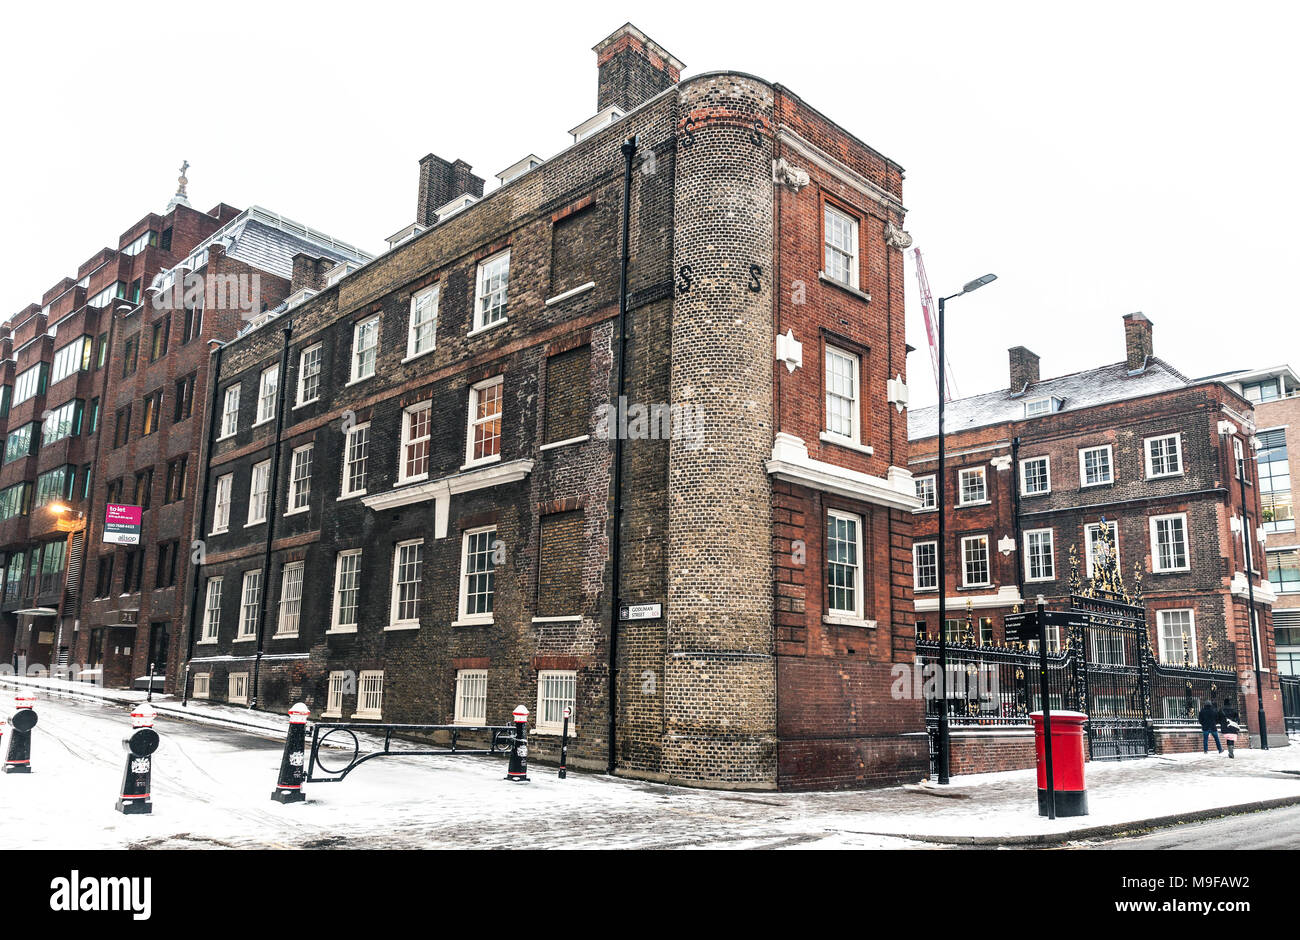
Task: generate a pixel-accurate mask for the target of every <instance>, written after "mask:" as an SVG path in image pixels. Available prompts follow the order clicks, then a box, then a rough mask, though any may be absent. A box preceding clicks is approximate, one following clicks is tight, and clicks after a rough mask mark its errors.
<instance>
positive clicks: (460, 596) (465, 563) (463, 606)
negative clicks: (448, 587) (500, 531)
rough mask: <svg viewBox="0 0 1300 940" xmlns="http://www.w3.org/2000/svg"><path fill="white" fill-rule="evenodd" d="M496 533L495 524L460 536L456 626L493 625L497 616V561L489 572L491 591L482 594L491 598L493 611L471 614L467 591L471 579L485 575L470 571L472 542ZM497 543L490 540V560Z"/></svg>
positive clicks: (479, 527) (480, 527)
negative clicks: (478, 536)
mask: <svg viewBox="0 0 1300 940" xmlns="http://www.w3.org/2000/svg"><path fill="white" fill-rule="evenodd" d="M496 531H497V527H496V525H495V524H493V525H485V526H476V527H475V528H472V529H465V530H464V531H463V532H461V534H460V572H459V575H460V576H459V579H458V582H457V600H456V614H457V616H456V624H459V625H486V624H491V623H493V620H494V618H495V616H496V563H495V561H493V562H492V565H491V570H490V571H489V572H488V573H489V574H490V575H491V579H492V587H491V590H490V591H489V592H482V593H486V594H487V595H488V596H489V597H490V598H491V608H492V609H491V610H488V611H482V612H476V613H470V612H469V610H468V606H469V599H470V596H471V595H470V592H469V591H468V590H467V588H468V587H469V579H470V578H471V577H476V576H480V575H482V574H483V572H482V571H475V572H470V571H469V554H470V552H469V545H470V540H471V539H472V538H473V537H474V536H477V535H482V534H484V533H491V534H492V536H495V535H496ZM495 543H496V539H495V538H494V537H489V538H488V543H487V554H488V558H489V559H491V558H492V555H493V552H494V551H495V549H493V545H494V544H495ZM475 596H477V595H475Z"/></svg>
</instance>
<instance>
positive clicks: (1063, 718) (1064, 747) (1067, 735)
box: [1029, 711, 1088, 816]
mask: <svg viewBox="0 0 1300 940" xmlns="http://www.w3.org/2000/svg"><path fill="white" fill-rule="evenodd" d="M1029 717H1030V718H1032V719H1033V722H1034V753H1035V754H1036V755H1037V756H1038V815H1039V816H1046V815H1048V806H1047V755H1046V753H1045V749H1044V746H1043V739H1044V735H1043V713H1042V712H1032V713H1030V715H1029ZM1087 720H1088V716H1087V715H1085V714H1084V713H1083V712H1069V711H1060V712H1058V711H1053V712H1052V785H1053V788H1054V789H1055V791H1056V815H1057V816H1087V815H1088V788H1087V787H1086V786H1085V785H1084V782H1083V762H1084V757H1085V755H1086V754H1087V736H1088V732H1087V731H1086V730H1085V729H1084V722H1086V721H1087Z"/></svg>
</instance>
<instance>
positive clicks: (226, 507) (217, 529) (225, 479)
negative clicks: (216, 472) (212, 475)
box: [208, 473, 235, 535]
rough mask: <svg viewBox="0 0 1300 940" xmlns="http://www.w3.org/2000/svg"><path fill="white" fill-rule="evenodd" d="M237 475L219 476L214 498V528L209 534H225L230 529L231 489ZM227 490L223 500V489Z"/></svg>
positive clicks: (225, 474) (226, 474)
mask: <svg viewBox="0 0 1300 940" xmlns="http://www.w3.org/2000/svg"><path fill="white" fill-rule="evenodd" d="M234 481H235V475H234V474H233V473H224V474H222V475H221V476H219V477H217V489H216V494H215V496H214V498H213V500H212V529H211V530H210V531H209V532H208V535H223V534H225V533H226V532H229V531H230V505H231V490H232V488H233V487H234ZM223 489H224V491H225V500H224V501H223V500H222V490H223Z"/></svg>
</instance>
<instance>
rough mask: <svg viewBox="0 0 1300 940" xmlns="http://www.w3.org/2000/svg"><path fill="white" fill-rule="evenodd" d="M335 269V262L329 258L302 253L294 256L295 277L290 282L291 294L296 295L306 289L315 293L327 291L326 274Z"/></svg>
mask: <svg viewBox="0 0 1300 940" xmlns="http://www.w3.org/2000/svg"><path fill="white" fill-rule="evenodd" d="M332 267H334V262H333V261H332V260H331V259H329V258H318V257H317V256H316V255H311V254H308V253H307V252H305V251H300V252H298V253H297V254H296V255H294V256H293V277H292V279H291V280H290V281H289V293H291V294H296V293H297V292H298V291H300V290H302V289H303V288H304V287H307V288H310V289H311V290H314V291H321V290H324V289H325V273H326V272H327V271H329V269H330V268H332Z"/></svg>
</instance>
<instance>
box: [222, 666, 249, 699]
mask: <svg viewBox="0 0 1300 940" xmlns="http://www.w3.org/2000/svg"><path fill="white" fill-rule="evenodd" d="M241 686H242V688H243V692H242V693H238V694H237V693H236V692H235V690H236V689H238V688H240V687H241ZM226 702H227V703H228V704H230V705H247V704H248V673H246V672H232V673H228V674H227V676H226Z"/></svg>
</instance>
